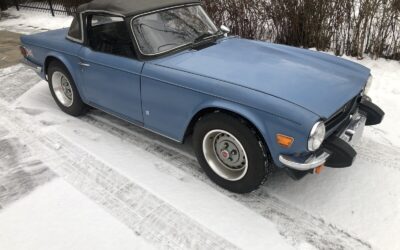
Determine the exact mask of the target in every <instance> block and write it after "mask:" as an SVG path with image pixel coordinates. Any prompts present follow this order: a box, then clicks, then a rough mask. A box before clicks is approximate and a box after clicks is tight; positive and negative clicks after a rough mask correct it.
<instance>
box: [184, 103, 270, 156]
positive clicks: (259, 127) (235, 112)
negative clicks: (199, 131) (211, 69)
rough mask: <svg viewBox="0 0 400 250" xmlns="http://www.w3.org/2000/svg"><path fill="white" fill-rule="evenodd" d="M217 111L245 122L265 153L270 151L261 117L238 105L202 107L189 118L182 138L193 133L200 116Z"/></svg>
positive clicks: (268, 139) (266, 129)
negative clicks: (261, 144)
mask: <svg viewBox="0 0 400 250" xmlns="http://www.w3.org/2000/svg"><path fill="white" fill-rule="evenodd" d="M218 112H221V113H225V114H228V115H231V116H233V117H236V118H238V119H240V120H241V121H242V122H244V123H246V125H247V126H249V127H250V129H252V130H253V131H254V132H255V134H256V136H257V137H258V138H259V140H260V141H261V142H262V143H263V146H264V147H265V148H266V149H267V150H266V153H271V152H270V150H271V147H270V146H271V145H272V141H271V139H270V137H269V136H268V135H269V133H268V128H266V126H265V125H264V123H263V121H261V119H260V118H259V117H258V116H257V115H256V114H253V113H252V112H248V111H247V110H245V108H243V107H241V106H240V105H237V106H236V105H233V106H231V107H230V106H225V105H212V106H211V105H210V106H205V107H202V108H201V109H199V110H198V111H197V112H196V113H195V115H194V116H193V117H192V118H191V119H190V122H189V123H188V125H187V127H186V131H185V134H184V138H183V140H186V139H187V138H188V136H190V135H191V134H192V133H193V131H194V128H195V126H196V123H197V122H198V121H199V120H200V119H201V118H202V117H204V116H206V115H208V114H211V113H218ZM269 157H270V155H269Z"/></svg>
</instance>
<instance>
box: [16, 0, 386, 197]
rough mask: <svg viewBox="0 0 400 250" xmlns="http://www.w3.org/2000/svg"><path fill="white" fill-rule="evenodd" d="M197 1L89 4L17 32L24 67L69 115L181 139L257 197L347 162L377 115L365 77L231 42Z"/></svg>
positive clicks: (227, 180)
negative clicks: (50, 27)
mask: <svg viewBox="0 0 400 250" xmlns="http://www.w3.org/2000/svg"><path fill="white" fill-rule="evenodd" d="M228 32H229V30H228V28H226V27H224V26H222V27H221V28H220V29H218V28H217V27H216V26H215V24H214V23H213V22H212V20H211V19H210V18H209V16H208V15H207V13H206V12H205V11H204V9H203V8H202V7H201V4H200V2H199V1H198V0H131V1H128V0H126V1H123V0H119V1H107V0H94V1H92V2H90V3H88V4H84V5H82V6H80V7H79V8H78V13H77V14H76V16H75V18H74V20H73V22H72V24H71V27H70V28H69V29H68V30H67V29H61V30H55V31H49V32H45V33H40V34H35V35H29V36H23V37H22V38H21V41H22V46H21V52H22V54H23V55H24V57H25V59H24V60H25V62H26V63H27V64H29V65H30V66H32V67H33V68H34V69H35V70H36V71H37V72H38V73H39V74H40V75H41V76H42V77H43V78H44V79H46V80H47V81H48V82H49V87H50V91H51V94H52V95H53V97H54V99H55V101H56V103H57V105H58V106H59V107H60V108H61V109H62V110H63V111H64V112H66V113H68V114H70V115H73V116H80V115H83V114H85V112H86V111H87V110H88V107H89V106H91V107H95V108H98V109H101V110H103V111H105V112H107V113H110V114H112V115H115V116H117V117H120V118H121V119H124V120H126V121H129V122H131V123H133V124H136V125H138V126H141V127H144V128H146V129H148V130H151V131H153V132H155V133H158V134H160V135H163V136H165V137H168V138H170V139H172V140H175V141H177V142H183V141H184V140H185V139H186V138H188V137H189V136H192V138H193V147H194V151H195V153H196V156H197V158H198V160H199V162H200V164H201V166H202V167H203V169H204V171H205V172H206V173H207V175H208V176H209V177H210V178H211V179H212V180H213V181H214V182H216V183H217V184H218V185H220V186H222V187H224V188H226V189H228V190H231V191H233V192H237V193H246V192H251V191H252V190H255V189H257V188H258V187H259V186H260V185H261V184H262V183H263V182H264V181H265V180H267V177H268V176H269V174H270V173H271V171H272V170H273V168H274V167H278V168H282V169H284V170H286V171H287V173H288V174H290V175H291V176H292V177H294V178H301V177H303V176H304V175H305V174H307V173H318V172H319V171H320V169H321V168H322V167H323V166H329V167H334V168H342V167H348V166H351V165H352V163H353V161H354V159H355V157H356V152H355V150H354V149H353V147H352V146H353V145H354V143H356V142H357V141H358V139H359V138H360V136H361V135H362V132H363V129H364V127H365V126H366V125H367V126H368V125H376V124H379V123H380V122H381V121H382V119H383V116H384V113H383V111H382V110H381V109H380V108H379V107H377V106H376V105H374V104H373V103H372V102H371V99H370V98H369V97H368V96H367V94H368V90H369V86H370V84H371V80H372V77H371V74H370V70H369V69H367V68H365V67H363V66H360V65H358V64H356V63H352V62H349V61H346V60H343V59H340V58H337V57H334V56H330V55H326V54H323V53H319V52H313V51H309V50H304V49H298V48H292V47H288V46H283V45H277V44H271V43H266V42H260V41H251V40H246V39H241V38H240V37H234V36H228Z"/></svg>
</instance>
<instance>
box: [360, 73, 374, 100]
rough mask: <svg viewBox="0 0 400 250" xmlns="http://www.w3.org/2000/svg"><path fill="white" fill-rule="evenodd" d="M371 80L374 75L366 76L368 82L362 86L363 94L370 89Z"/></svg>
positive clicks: (367, 92)
mask: <svg viewBox="0 0 400 250" xmlns="http://www.w3.org/2000/svg"><path fill="white" fill-rule="evenodd" d="M373 81H374V77H373V76H372V75H370V76H369V78H368V82H367V84H366V85H365V87H364V91H363V95H366V96H368V94H369V91H370V90H371V87H372V82H373Z"/></svg>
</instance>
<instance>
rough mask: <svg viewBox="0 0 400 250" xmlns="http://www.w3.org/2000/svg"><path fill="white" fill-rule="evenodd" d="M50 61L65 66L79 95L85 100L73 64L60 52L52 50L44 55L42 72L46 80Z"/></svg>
mask: <svg viewBox="0 0 400 250" xmlns="http://www.w3.org/2000/svg"><path fill="white" fill-rule="evenodd" d="M52 62H59V63H61V64H62V65H64V66H65V68H66V69H67V70H68V72H69V74H70V75H71V77H72V80H73V81H74V82H75V86H76V87H77V89H78V93H79V95H80V96H81V98H82V100H83V101H85V100H86V98H85V96H84V92H83V90H82V89H81V88H82V87H81V84H79V79H80V77H79V75H77V73H76V70H74V67H73V65H72V64H71V63H70V61H69V60H68V58H66V57H65V56H64V55H63V54H61V53H57V52H52V53H50V54H49V55H47V56H46V58H45V60H44V64H43V67H44V68H43V72H44V76H45V77H46V80H49V79H48V70H49V66H50V64H51V63H52Z"/></svg>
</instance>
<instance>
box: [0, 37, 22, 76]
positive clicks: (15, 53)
mask: <svg viewBox="0 0 400 250" xmlns="http://www.w3.org/2000/svg"><path fill="white" fill-rule="evenodd" d="M20 36H21V35H20V34H17V33H13V32H9V31H6V30H0V69H1V68H6V67H9V66H12V65H15V64H16V63H17V62H18V61H19V60H21V54H20V52H19V38H20Z"/></svg>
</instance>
